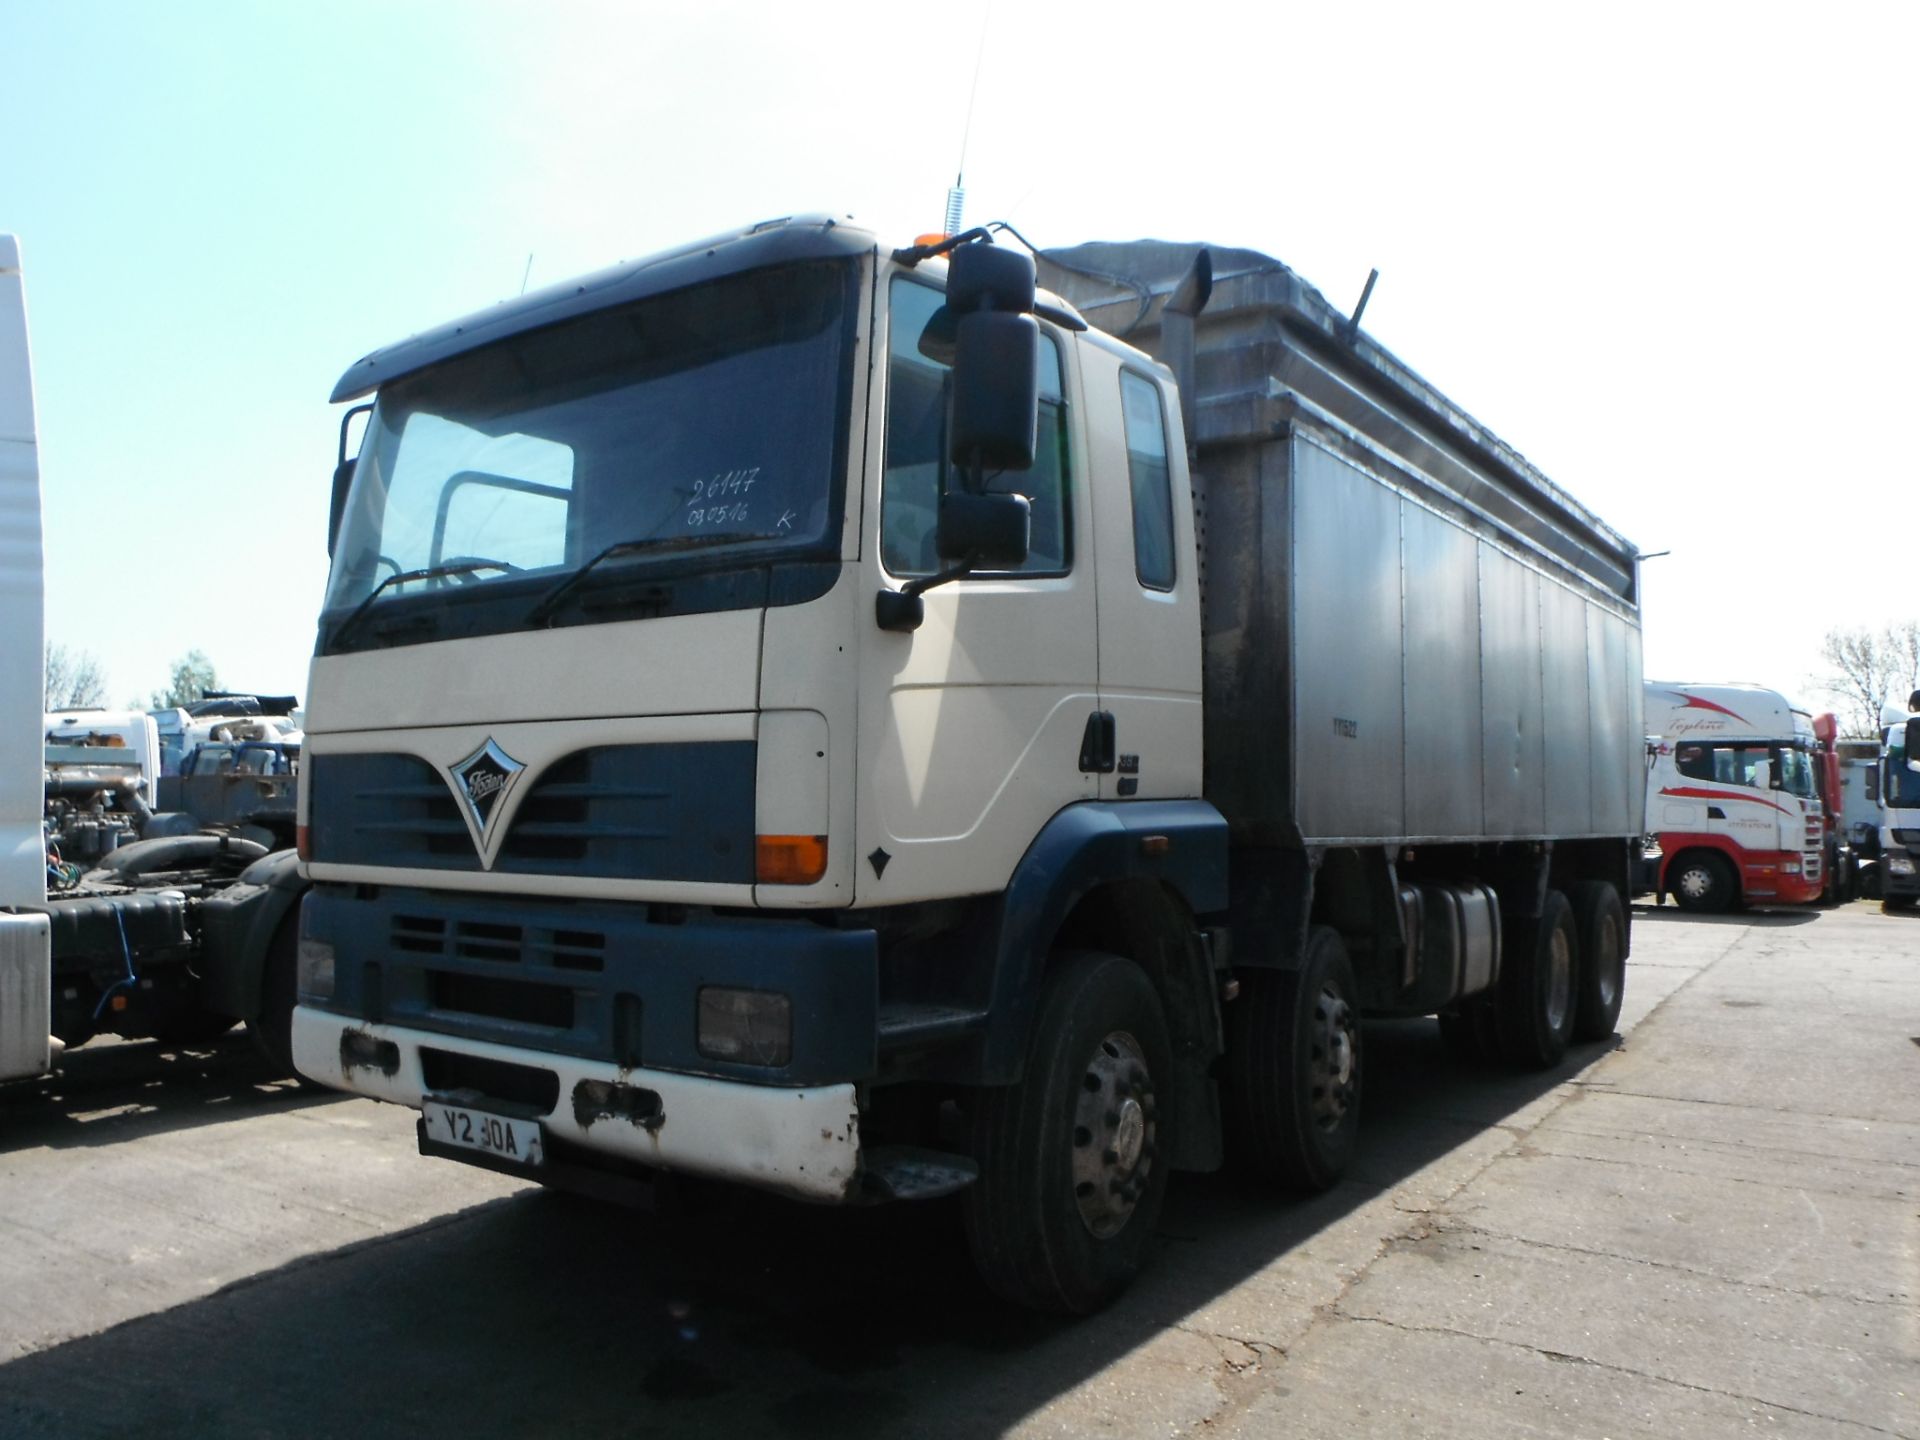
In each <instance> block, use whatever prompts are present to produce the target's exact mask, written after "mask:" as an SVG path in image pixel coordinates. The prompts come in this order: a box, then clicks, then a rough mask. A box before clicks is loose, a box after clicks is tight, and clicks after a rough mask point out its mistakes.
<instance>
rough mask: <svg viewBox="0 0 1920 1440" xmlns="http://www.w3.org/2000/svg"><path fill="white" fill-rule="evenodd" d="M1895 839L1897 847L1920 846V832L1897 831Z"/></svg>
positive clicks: (1894, 834)
mask: <svg viewBox="0 0 1920 1440" xmlns="http://www.w3.org/2000/svg"><path fill="white" fill-rule="evenodd" d="M1893 839H1894V843H1895V844H1897V845H1920V830H1895V831H1894V832H1893Z"/></svg>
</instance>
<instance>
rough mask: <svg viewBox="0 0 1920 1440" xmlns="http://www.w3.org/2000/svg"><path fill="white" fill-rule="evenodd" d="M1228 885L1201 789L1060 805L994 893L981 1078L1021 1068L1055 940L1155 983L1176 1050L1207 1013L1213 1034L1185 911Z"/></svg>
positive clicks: (1200, 961)
mask: <svg viewBox="0 0 1920 1440" xmlns="http://www.w3.org/2000/svg"><path fill="white" fill-rule="evenodd" d="M1163 839H1164V842H1165V843H1164V844H1161V843H1160V842H1161V841H1162V840H1163ZM1226 896H1227V822H1226V820H1225V818H1224V817H1222V816H1221V814H1220V812H1219V811H1218V810H1215V809H1214V808H1213V806H1211V805H1209V804H1206V803H1205V802H1204V801H1199V800H1169V801H1153V800H1148V801H1135V802H1131V803H1126V804H1107V803H1101V802H1088V803H1084V804H1077V805H1070V806H1068V807H1067V808H1065V809H1064V810H1061V811H1060V812H1059V813H1058V814H1056V815H1055V816H1054V817H1053V819H1052V820H1050V821H1049V822H1048V823H1047V825H1046V826H1045V827H1044V828H1043V829H1042V830H1041V832H1040V834H1039V835H1037V836H1035V837H1034V841H1033V843H1032V844H1031V845H1030V846H1028V848H1027V852H1026V854H1025V855H1023V856H1022V857H1021V859H1020V863H1019V864H1018V865H1017V866H1015V867H1014V872H1013V876H1012V879H1011V880H1010V881H1009V882H1008V884H1007V888H1006V890H1005V891H1004V892H1003V894H1002V896H1001V898H1000V905H999V908H998V913H997V915H996V917H995V923H994V933H993V935H992V938H991V948H992V962H991V963H992V973H991V977H990V980H989V995H990V998H989V1005H988V1014H989V1015H990V1017H991V1019H990V1021H989V1024H988V1028H987V1033H986V1036H985V1044H984V1047H983V1052H982V1064H981V1080H982V1081H983V1083H986V1084H989V1085H1006V1084H1011V1083H1013V1082H1014V1081H1016V1080H1018V1079H1019V1078H1020V1072H1021V1068H1022V1064H1023V1061H1024V1057H1025V1054H1026V1051H1027V1047H1028V1041H1029V1033H1030V1031H1031V1028H1032V1026H1033V1023H1034V1020H1035V1018H1036V1015H1037V1006H1038V1002H1039V996H1040V991H1041V986H1042V983H1043V981H1044V979H1045V976H1046V972H1047V967H1048V963H1049V960H1050V959H1051V957H1052V956H1053V954H1054V953H1055V951H1056V950H1058V949H1059V948H1060V947H1061V946H1063V945H1064V946H1067V947H1070V948H1071V947H1080V948H1097V949H1101V950H1105V951H1107V952H1108V953H1111V954H1119V955H1125V956H1126V957H1127V958H1129V959H1131V960H1133V961H1134V962H1135V963H1137V964H1139V965H1140V966H1141V968H1142V969H1144V970H1145V971H1146V973H1147V975H1148V976H1149V978H1151V979H1152V980H1153V982H1154V985H1155V988H1156V989H1158V990H1159V991H1160V992H1161V1003H1162V1005H1163V1007H1164V1008H1165V1009H1166V1011H1167V1018H1168V1024H1169V1028H1170V1030H1171V1031H1172V1033H1173V1042H1174V1048H1175V1052H1176V1055H1177V1056H1185V1055H1188V1054H1190V1053H1192V1051H1193V1050H1194V1049H1195V1047H1196V1046H1201V1047H1204V1046H1205V1045H1206V1044H1207V1037H1208V1034H1209V1031H1208V1028H1207V1027H1208V1026H1209V1025H1211V1026H1212V1027H1213V1033H1214V1034H1216V1035H1217V1028H1218V1017H1217V1007H1215V1006H1212V1005H1200V1004H1197V1003H1196V1000H1197V999H1200V998H1205V999H1208V1000H1210V999H1211V983H1210V981H1209V980H1208V979H1207V977H1206V974H1205V970H1206V956H1205V954H1204V946H1203V945H1202V944H1201V943H1200V942H1199V940H1198V938H1197V935H1196V929H1195V926H1196V921H1195V917H1196V916H1206V915H1210V914H1217V913H1219V912H1221V911H1223V910H1224V909H1225V908H1226ZM1196 986H1200V987H1202V989H1201V992H1200V994H1199V995H1196V993H1195V987H1196ZM1209 1015H1211V1017H1212V1018H1211V1019H1208V1018H1207V1017H1208V1016H1209ZM1182 1088H1185V1087H1182Z"/></svg>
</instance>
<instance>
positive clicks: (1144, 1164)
mask: <svg viewBox="0 0 1920 1440" xmlns="http://www.w3.org/2000/svg"><path fill="white" fill-rule="evenodd" d="M1172 1075H1173V1051H1172V1047H1171V1045H1170V1044H1169V1042H1168V1039H1167V1023H1166V1018H1165V1015H1164V1014H1163V1012H1162V1010H1161V1006H1160V997H1159V996H1158V995H1157V994H1156V993H1155V991H1154V988H1153V983H1152V982H1151V981H1150V980H1148V978H1147V976H1146V974H1145V972H1143V971H1142V970H1141V969H1140V967H1139V966H1138V965H1135V964H1134V963H1133V962H1132V961H1131V960H1126V959H1122V958H1121V957H1119V956H1117V955H1104V954H1096V953H1087V952H1078V951H1068V952H1062V953H1061V954H1059V955H1056V956H1055V957H1054V960H1053V965H1052V968H1051V970H1050V972H1049V974H1048V975H1047V978H1046V981H1045V984H1044V985H1043V987H1042V989H1041V994H1040V1006H1039V1014H1038V1017H1037V1019H1036V1020H1035V1022H1034V1028H1033V1036H1032V1039H1031V1041H1030V1042H1029V1045H1028V1049H1027V1065H1026V1073H1025V1075H1024V1076H1023V1077H1022V1079H1021V1081H1020V1082H1019V1083H1018V1084H1015V1085H1009V1086H1003V1087H997V1088H995V1089H992V1090H984V1091H981V1092H980V1093H979V1096H978V1097H977V1099H976V1101H975V1103H974V1105H973V1107H972V1110H973V1114H972V1129H973V1153H974V1156H975V1158H976V1159H977V1160H978V1161H979V1163H980V1178H979V1179H978V1180H977V1181H975V1182H974V1183H973V1184H972V1185H971V1186H969V1187H968V1188H967V1189H966V1191H965V1192H964V1196H965V1201H964V1204H965V1217H966V1230H967V1241H968V1245H969V1247H970V1249H971V1250H972V1253H973V1261H974V1265H975V1268H976V1269H978V1270H979V1272H980V1276H981V1278H982V1279H983V1280H984V1281H985V1282H986V1283H987V1285H988V1287H989V1288H990V1289H992V1290H993V1291H995V1292H996V1293H997V1294H999V1295H1001V1296H1002V1297H1003V1298H1005V1299H1008V1300H1011V1301H1014V1302H1015V1303H1017V1304H1021V1305H1026V1306H1029V1307H1031V1308H1033V1309H1036V1310H1051V1311H1058V1312H1063V1313H1066V1314H1076V1315H1084V1314H1086V1313H1088V1312H1090V1311H1093V1310H1097V1309H1099V1308H1100V1306H1102V1305H1104V1304H1106V1303H1107V1301H1109V1300H1111V1299H1112V1298H1113V1297H1114V1296H1115V1295H1117V1294H1119V1293H1120V1291H1121V1290H1123V1289H1124V1288H1125V1287H1126V1285H1127V1283H1128V1281H1130V1280H1131V1279H1132V1278H1133V1276H1134V1274H1135V1272H1136V1271H1138V1269H1139V1268H1140V1265H1141V1262H1142V1259H1143V1258H1144V1256H1145V1253H1146V1248H1147V1243H1148V1241H1149V1240H1151V1239H1152V1236H1153V1230H1154V1226H1155V1224H1156V1222H1157V1221H1158V1219H1159V1215H1160V1206H1161V1201H1162V1200H1163V1198H1164V1197H1165V1195H1166V1187H1167V1166H1166V1162H1165V1160H1164V1159H1163V1158H1162V1156H1164V1155H1165V1154H1167V1153H1169V1152H1170V1150H1171V1147H1170V1146H1169V1144H1168V1143H1167V1130H1166V1127H1167V1123H1168V1116H1169V1114H1170V1113H1171V1110H1172V1106H1171V1105H1167V1104H1162V1103H1160V1101H1161V1094H1162V1090H1163V1087H1165V1086H1167V1085H1168V1084H1170V1083H1171V1081H1172Z"/></svg>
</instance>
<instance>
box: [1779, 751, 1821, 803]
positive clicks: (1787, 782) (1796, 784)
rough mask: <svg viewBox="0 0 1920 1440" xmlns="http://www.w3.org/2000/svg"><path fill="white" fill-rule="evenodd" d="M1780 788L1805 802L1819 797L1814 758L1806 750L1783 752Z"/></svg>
mask: <svg viewBox="0 0 1920 1440" xmlns="http://www.w3.org/2000/svg"><path fill="white" fill-rule="evenodd" d="M1780 788H1781V789H1783V790H1785V791H1786V792H1787V793H1788V794H1789V795H1798V796H1799V797H1800V798H1801V799H1803V800H1811V799H1813V798H1814V797H1815V796H1816V795H1818V794H1819V792H1818V791H1817V790H1816V789H1815V788H1814V781H1813V757H1812V756H1811V755H1809V754H1807V752H1806V751H1804V750H1797V749H1796V750H1782V751H1781V752H1780Z"/></svg>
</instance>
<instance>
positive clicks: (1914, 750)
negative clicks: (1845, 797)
mask: <svg viewBox="0 0 1920 1440" xmlns="http://www.w3.org/2000/svg"><path fill="white" fill-rule="evenodd" d="M1907 705H1908V707H1909V708H1908V709H1907V710H1906V711H1905V712H1902V711H1901V710H1900V709H1899V707H1898V706H1897V705H1896V706H1889V707H1887V710H1886V711H1885V712H1884V713H1883V714H1882V716H1881V722H1882V726H1883V728H1882V730H1881V746H1880V807H1881V808H1880V903H1881V905H1882V907H1883V908H1885V909H1887V910H1889V911H1892V910H1911V909H1913V908H1914V906H1915V905H1916V904H1920V690H1916V691H1915V692H1914V693H1913V694H1912V695H1911V696H1910V697H1909V698H1908V700H1907Z"/></svg>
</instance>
